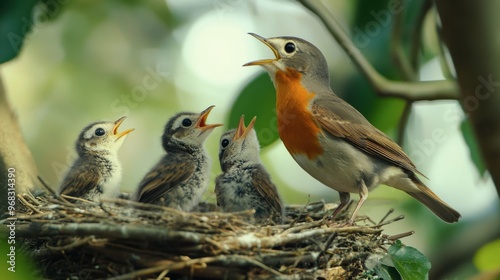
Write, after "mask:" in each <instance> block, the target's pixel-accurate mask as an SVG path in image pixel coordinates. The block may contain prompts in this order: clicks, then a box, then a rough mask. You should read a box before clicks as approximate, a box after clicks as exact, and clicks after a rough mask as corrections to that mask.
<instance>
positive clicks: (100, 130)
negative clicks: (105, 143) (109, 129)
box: [94, 127, 106, 136]
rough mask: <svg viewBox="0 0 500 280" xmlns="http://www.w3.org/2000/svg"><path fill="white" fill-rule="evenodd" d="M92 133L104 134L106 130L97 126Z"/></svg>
mask: <svg viewBox="0 0 500 280" xmlns="http://www.w3.org/2000/svg"><path fill="white" fill-rule="evenodd" d="M94 134H95V135H96V136H103V135H104V134H106V131H105V130H104V129H102V128H100V127H99V128H98V129H96V130H95V132H94Z"/></svg>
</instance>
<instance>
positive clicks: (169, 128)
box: [135, 106, 221, 211]
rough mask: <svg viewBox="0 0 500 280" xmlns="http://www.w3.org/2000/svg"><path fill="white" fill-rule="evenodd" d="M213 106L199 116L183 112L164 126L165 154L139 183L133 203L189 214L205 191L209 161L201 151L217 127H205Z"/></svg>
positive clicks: (213, 125) (163, 142)
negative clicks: (137, 202) (173, 209)
mask: <svg viewBox="0 0 500 280" xmlns="http://www.w3.org/2000/svg"><path fill="white" fill-rule="evenodd" d="M213 107H214V106H210V107H208V108H207V109H206V110H204V111H203V112H201V113H188V112H183V113H179V114H177V115H175V116H174V117H172V118H171V119H170V120H169V121H168V123H167V124H166V126H165V130H164V133H163V136H162V146H163V149H164V150H165V152H166V155H164V156H163V157H162V158H161V159H160V161H159V162H158V163H157V164H156V165H155V166H154V167H153V168H152V169H151V170H150V171H149V172H148V173H147V174H146V176H145V177H144V179H142V181H141V182H140V183H139V187H138V189H137V193H136V195H135V196H136V200H137V201H139V202H144V203H151V204H157V205H163V206H167V207H172V208H177V209H181V210H184V211H190V210H191V209H192V208H193V207H194V206H196V205H197V204H198V203H199V201H200V199H201V197H202V196H203V194H204V193H205V192H206V190H207V187H208V183H209V177H210V158H209V156H208V155H207V153H206V151H205V149H204V148H203V143H204V142H205V139H206V138H207V136H208V135H209V134H210V132H211V131H212V130H213V129H214V128H215V127H217V126H221V124H211V125H208V124H206V119H207V117H208V115H209V113H210V111H211V110H212V108H213Z"/></svg>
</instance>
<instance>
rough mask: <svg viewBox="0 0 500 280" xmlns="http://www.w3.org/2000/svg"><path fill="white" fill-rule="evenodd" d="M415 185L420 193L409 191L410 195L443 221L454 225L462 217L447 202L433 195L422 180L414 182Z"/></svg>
mask: <svg viewBox="0 0 500 280" xmlns="http://www.w3.org/2000/svg"><path fill="white" fill-rule="evenodd" d="M412 181H413V183H415V185H417V186H418V188H419V190H420V191H416V192H410V191H407V193H408V194H409V195H411V196H412V197H414V198H415V199H417V200H418V201H420V202H421V203H423V204H424V205H425V206H427V208H429V209H430V210H431V211H432V212H434V214H436V215H437V216H438V217H439V218H441V219H442V220H443V221H445V222H448V223H454V222H456V221H458V219H459V218H460V217H461V216H460V213H458V212H457V211H456V210H455V209H453V208H451V207H450V206H449V205H448V204H446V202H444V201H442V200H441V199H440V198H439V197H438V196H437V195H436V194H435V193H433V192H432V191H431V190H430V189H429V188H428V187H427V186H426V185H424V183H422V182H420V180H418V179H416V180H412Z"/></svg>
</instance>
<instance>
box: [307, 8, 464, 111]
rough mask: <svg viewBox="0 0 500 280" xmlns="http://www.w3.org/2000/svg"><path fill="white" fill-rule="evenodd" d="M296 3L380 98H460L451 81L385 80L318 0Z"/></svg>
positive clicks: (417, 99) (455, 85)
mask: <svg viewBox="0 0 500 280" xmlns="http://www.w3.org/2000/svg"><path fill="white" fill-rule="evenodd" d="M298 2H300V3H301V4H302V5H303V6H304V7H306V8H307V9H308V10H310V11H311V12H312V13H314V14H315V15H317V16H318V17H319V19H320V20H321V21H322V22H323V23H324V24H325V26H326V28H327V29H328V31H329V32H330V33H331V34H332V36H333V37H334V38H335V40H336V41H337V43H339V45H340V46H341V47H342V49H344V51H345V52H346V53H347V54H348V55H349V56H350V57H351V60H352V61H353V63H354V64H355V65H356V66H357V67H358V68H359V69H360V70H361V72H362V73H363V74H364V75H365V77H366V78H367V79H368V81H369V82H370V83H371V84H372V86H373V87H374V89H375V90H376V91H377V93H378V94H379V95H380V96H388V97H396V98H401V99H405V100H411V101H419V100H442V99H458V98H459V97H460V96H459V90H458V86H457V84H456V83H455V82H454V81H450V80H441V81H426V82H399V81H390V80H388V79H386V78H385V77H384V76H382V75H381V74H380V73H378V72H377V71H376V70H375V69H374V68H373V66H372V65H371V64H370V63H369V62H368V60H366V58H365V57H364V56H363V55H362V54H361V52H360V51H359V50H358V49H357V48H356V46H355V45H354V43H353V42H352V41H351V39H350V38H349V37H348V36H347V34H346V33H345V31H344V30H343V29H342V27H341V26H340V24H339V23H338V22H337V21H336V20H335V18H334V17H332V15H331V14H330V13H329V12H328V9H326V7H324V6H323V4H321V2H320V1H317V0H298Z"/></svg>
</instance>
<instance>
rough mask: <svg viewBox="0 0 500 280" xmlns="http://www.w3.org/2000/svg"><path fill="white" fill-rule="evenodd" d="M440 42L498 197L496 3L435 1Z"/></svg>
mask: <svg viewBox="0 0 500 280" xmlns="http://www.w3.org/2000/svg"><path fill="white" fill-rule="evenodd" d="M436 5H437V8H438V12H439V16H440V18H441V23H442V27H443V28H442V34H443V40H444V42H445V43H446V45H447V46H448V50H449V51H450V55H451V57H452V59H453V63H454V65H455V69H456V73H457V81H458V84H459V86H460V90H461V100H462V108H463V109H464V111H465V112H466V113H468V115H469V117H470V120H471V122H472V127H473V129H474V132H475V134H476V138H477V139H478V142H479V147H480V150H481V155H482V157H483V159H484V161H485V163H486V167H487V169H488V170H489V172H490V174H491V177H492V179H493V182H494V183H495V185H496V188H497V192H498V194H499V196H500V64H499V63H498V62H499V61H500V48H499V45H500V33H499V32H498V29H497V26H499V25H500V17H498V14H497V11H498V10H500V2H499V1H496V0H485V1H475V2H471V1H467V0H458V1H456V0H438V1H436Z"/></svg>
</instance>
